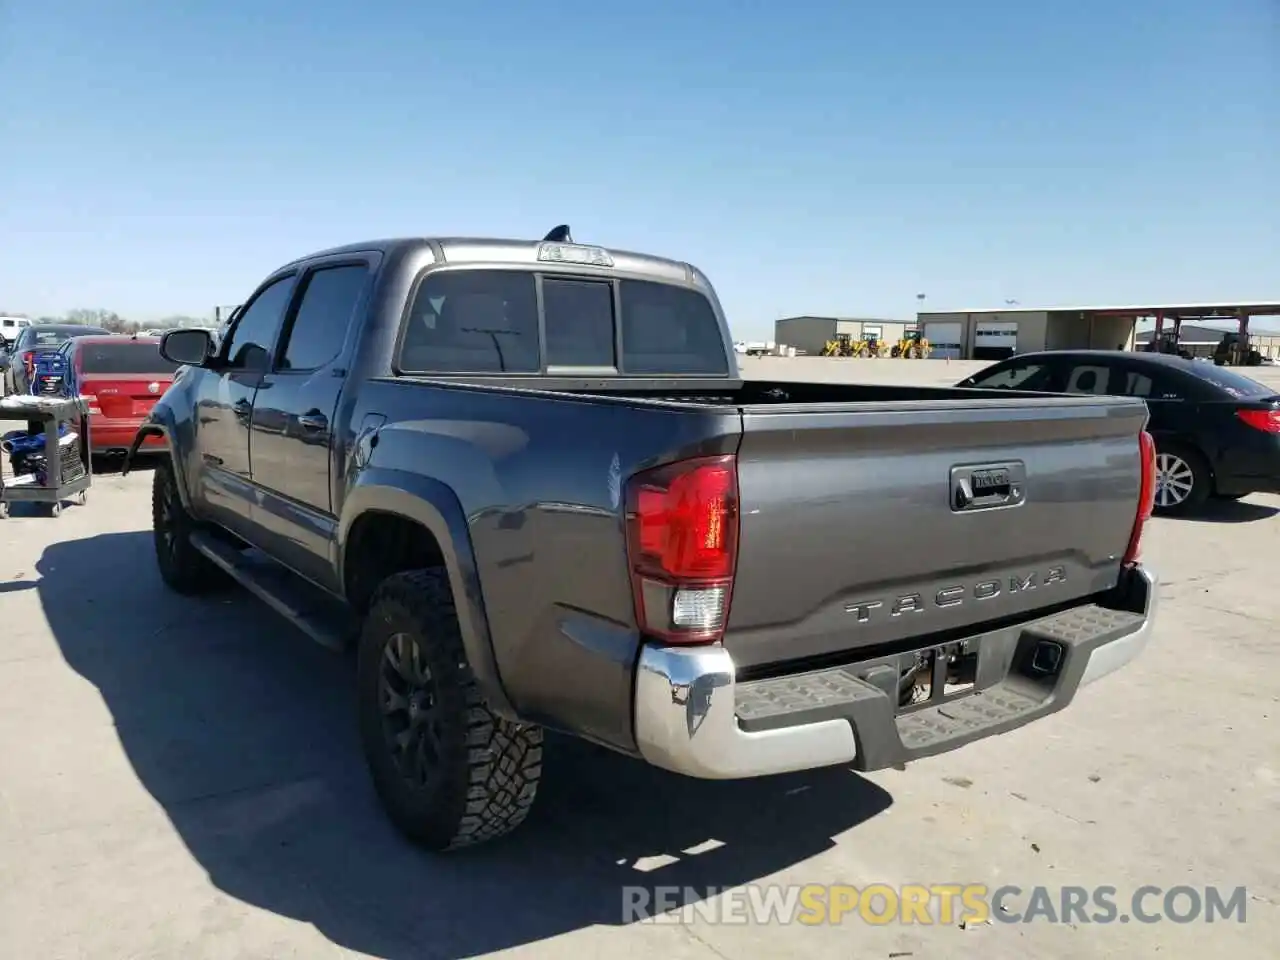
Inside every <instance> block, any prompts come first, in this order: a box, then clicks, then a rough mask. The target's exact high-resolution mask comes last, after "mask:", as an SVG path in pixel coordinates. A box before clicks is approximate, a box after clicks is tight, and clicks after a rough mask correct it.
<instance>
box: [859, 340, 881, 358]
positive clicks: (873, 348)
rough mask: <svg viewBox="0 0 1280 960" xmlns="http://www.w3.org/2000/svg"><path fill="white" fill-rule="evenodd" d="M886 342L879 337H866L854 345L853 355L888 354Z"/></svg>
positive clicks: (872, 355) (873, 355) (874, 355)
mask: <svg viewBox="0 0 1280 960" xmlns="http://www.w3.org/2000/svg"><path fill="white" fill-rule="evenodd" d="M887 348H888V344H886V343H885V342H884V341H883V340H881V339H880V338H879V337H867V338H866V339H865V340H859V341H858V342H857V343H856V344H855V345H854V355H855V356H858V357H884V356H888V349H887Z"/></svg>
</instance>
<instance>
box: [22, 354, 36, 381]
mask: <svg viewBox="0 0 1280 960" xmlns="http://www.w3.org/2000/svg"><path fill="white" fill-rule="evenodd" d="M22 366H23V367H24V368H25V369H26V371H27V376H28V377H29V376H31V374H32V373H33V372H34V371H35V369H36V353H35V351H34V350H28V351H26V352H25V353H23V355H22Z"/></svg>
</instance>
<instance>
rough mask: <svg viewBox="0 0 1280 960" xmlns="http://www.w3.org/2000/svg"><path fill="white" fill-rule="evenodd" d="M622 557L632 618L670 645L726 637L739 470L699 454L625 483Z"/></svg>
mask: <svg viewBox="0 0 1280 960" xmlns="http://www.w3.org/2000/svg"><path fill="white" fill-rule="evenodd" d="M627 556H628V561H629V563H630V566H631V585H632V591H633V593H634V595H635V605H636V620H637V622H638V624H639V626H640V629H641V630H642V631H643V632H644V633H646V634H648V635H649V636H653V637H658V638H660V639H663V640H667V641H669V642H671V643H713V642H715V641H717V640H719V639H720V638H721V637H722V636H723V635H724V628H725V623H726V621H727V620H728V616H729V600H730V598H731V595H732V593H733V575H734V571H735V568H736V566H737V562H738V465H737V460H736V458H735V457H734V456H732V455H729V456H722V457H703V458H699V459H696V460H683V461H681V462H679V463H673V464H669V465H667V466H663V467H657V468H655V469H653V470H647V471H645V472H643V473H638V474H636V475H635V476H634V477H632V478H631V480H630V481H629V482H628V484H627Z"/></svg>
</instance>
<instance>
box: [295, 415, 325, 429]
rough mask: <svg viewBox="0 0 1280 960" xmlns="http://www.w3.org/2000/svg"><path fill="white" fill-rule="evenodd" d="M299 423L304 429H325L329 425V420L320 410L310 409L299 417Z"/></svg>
mask: <svg viewBox="0 0 1280 960" xmlns="http://www.w3.org/2000/svg"><path fill="white" fill-rule="evenodd" d="M298 425H299V426H301V427H302V429H304V430H313V431H315V430H324V429H326V428H327V427H328V426H329V421H328V420H327V419H325V415H324V414H323V413H321V412H320V411H319V410H308V411H307V412H306V413H304V414H302V416H300V417H298Z"/></svg>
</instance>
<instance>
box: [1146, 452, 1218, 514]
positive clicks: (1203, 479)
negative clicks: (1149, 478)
mask: <svg viewBox="0 0 1280 960" xmlns="http://www.w3.org/2000/svg"><path fill="white" fill-rule="evenodd" d="M1164 458H1175V459H1176V460H1178V461H1181V462H1182V463H1183V464H1185V465H1186V466H1187V467H1188V468H1190V471H1191V489H1190V491H1188V492H1187V493H1186V495H1185V496H1184V497H1183V498H1182V500H1181V501H1179V502H1177V503H1169V504H1165V505H1162V504H1161V503H1160V492H1159V488H1158V486H1157V490H1156V502H1155V505H1154V506H1155V510H1154V512H1155V513H1156V514H1157V515H1159V516H1166V517H1181V516H1186V515H1187V514H1190V513H1194V512H1195V511H1197V510H1199V509H1200V508H1201V507H1202V506H1204V502H1205V501H1206V500H1208V499H1209V493H1210V491H1212V490H1213V471H1212V470H1210V469H1209V462H1208V461H1207V460H1205V458H1204V456H1203V455H1202V454H1201V453H1200V451H1199V450H1197V449H1196V448H1195V447H1192V446H1189V445H1187V444H1184V443H1177V442H1168V443H1157V444H1156V471H1157V477H1158V476H1159V471H1160V469H1161V466H1160V465H1161V463H1162V461H1163V460H1164Z"/></svg>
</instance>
